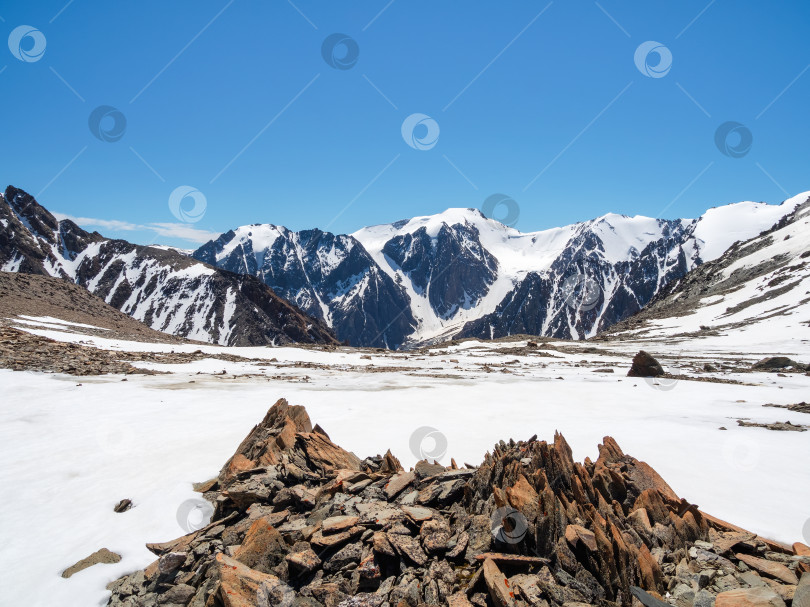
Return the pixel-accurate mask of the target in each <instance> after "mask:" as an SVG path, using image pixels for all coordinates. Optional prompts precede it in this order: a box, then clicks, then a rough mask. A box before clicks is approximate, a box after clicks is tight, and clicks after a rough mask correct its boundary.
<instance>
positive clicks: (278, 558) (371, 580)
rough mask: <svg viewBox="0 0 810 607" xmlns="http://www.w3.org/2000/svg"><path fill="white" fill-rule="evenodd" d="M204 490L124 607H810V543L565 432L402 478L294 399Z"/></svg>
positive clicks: (118, 601)
mask: <svg viewBox="0 0 810 607" xmlns="http://www.w3.org/2000/svg"><path fill="white" fill-rule="evenodd" d="M202 488H203V489H205V490H206V492H205V494H204V497H205V498H206V500H207V501H203V500H202V499H201V500H199V502H200V504H199V506H200V507H203V509H205V508H207V509H208V510H209V512H213V516H212V520H211V522H210V523H209V524H206V525H205V526H204V527H201V525H202V524H203V523H199V524H196V525H194V524H192V523H191V522H189V527H188V528H189V530H190V533H189V534H188V535H185V536H183V537H181V538H178V539H176V540H173V541H170V542H165V543H161V544H148V545H147V547H148V548H149V549H150V550H151V551H152V552H153V553H154V554H155V555H156V556H157V559H156V560H155V561H154V562H153V563H152V564H151V565H150V566H148V567H147V568H146V569H144V570H141V571H137V572H135V573H133V574H131V575H128V576H125V577H122V578H120V579H119V580H117V581H115V582H113V583H111V584H110V586H109V587H108V588H109V589H110V590H111V592H112V596H111V598H110V600H109V603H108V604H109V605H110V606H112V607H124V606H126V607H136V606H138V607H146V606H152V605H167V606H172V607H176V606H186V607H244V606H248V605H260V606H266V607H269V606H270V605H279V606H283V607H291V606H295V607H406V606H410V607H417V606H419V605H449V606H450V607H472V606H475V607H523V606H527V605H531V606H536V607H557V606H563V607H583V606H584V605H599V606H600V607H614V606H618V605H623V606H627V607H630V606H631V605H635V606H636V607H637V606H638V605H640V604H642V603H643V604H644V605H645V606H646V607H666V606H667V605H672V606H674V607H712V606H716V607H736V606H745V607H760V606H762V607H766V606H767V607H786V606H790V607H808V606H810V548H808V547H807V546H805V545H804V544H800V543H796V544H794V545H793V546H792V547H791V546H786V545H782V544H779V543H776V542H773V541H769V540H767V539H764V538H761V537H757V536H756V535H754V534H753V533H749V532H747V531H745V530H744V529H740V528H739V527H735V526H734V525H731V524H729V523H726V522H724V521H721V520H719V519H717V518H714V517H712V516H711V515H709V514H707V513H705V512H703V511H701V510H700V509H699V508H698V506H697V505H695V504H693V503H690V502H689V501H687V500H686V499H683V498H680V497H679V496H678V495H676V494H675V492H674V491H673V490H672V488H671V487H670V486H669V485H668V484H667V483H666V482H665V481H664V480H663V479H662V478H661V477H660V476H659V475H658V474H657V473H656V472H655V471H654V470H653V469H652V468H651V467H650V466H648V465H647V464H645V463H644V462H641V461H639V460H637V459H635V458H633V457H631V456H629V455H625V454H624V453H623V452H622V450H621V449H620V448H619V445H618V444H617V443H616V442H615V441H614V440H613V439H612V438H610V437H606V438H605V439H604V441H603V444H602V445H600V446H599V457H598V458H597V460H596V461H591V460H590V459H586V460H585V461H584V462H583V463H577V462H574V460H573V457H572V453H571V449H570V447H569V446H568V444H567V443H566V441H565V439H564V438H563V437H562V435H560V434H556V435H555V436H554V440H553V441H552V442H551V443H548V442H546V441H540V440H537V438H536V437H532V438H530V439H529V440H528V441H519V442H515V441H513V440H510V441H509V442H508V443H507V442H503V441H501V442H500V443H498V444H497V445H495V448H494V449H493V451H492V452H491V453H488V454H487V455H486V457H485V459H484V461H483V463H482V464H481V465H480V466H478V467H477V468H475V467H466V465H465V467H464V468H459V467H458V466H457V465H456V463H455V462H451V465H450V466H449V467H444V466H441V465H438V464H436V463H430V462H428V461H424V460H423V461H420V462H419V463H418V464H417V465H416V466H415V467H414V468H413V469H411V470H409V471H405V470H403V469H402V466H401V465H400V463H399V461H398V460H397V458H396V457H394V456H393V455H392V454H391V452H390V451H389V452H387V453H386V454H385V455H382V456H380V455H378V456H375V457H368V458H366V459H362V460H361V459H360V458H358V457H357V456H355V455H354V454H353V453H350V452H347V451H345V450H343V449H342V448H340V447H339V446H337V445H335V444H334V443H333V442H332V441H331V440H330V439H329V437H328V436H327V434H326V433H325V432H324V430H323V429H322V428H320V426H318V425H315V426H313V425H312V423H311V421H310V419H309V416H308V415H307V413H306V411H305V410H304V408H303V407H298V406H291V405H289V404H288V403H287V402H286V401H285V400H283V399H282V400H280V401H278V402H277V403H276V404H275V405H274V406H273V407H272V408H271V409H270V410H269V411H268V413H267V415H266V416H265V418H264V420H263V421H262V422H261V423H260V424H259V425H257V426H255V427H254V428H253V430H252V431H251V432H250V434H249V435H248V436H247V437H246V438H245V439H244V441H243V442H242V443H241V444H240V445H239V447H238V449H237V450H236V452H235V453H234V455H233V456H232V457H231V458H230V459H229V460H228V462H227V463H226V464H225V465H224V467H223V468H222V470H221V471H220V474H219V476H218V477H217V478H216V479H212V480H211V481H210V482H209V483H206V484H205V485H204V486H203V487H202ZM121 516H128V514H127V513H122V514H121Z"/></svg>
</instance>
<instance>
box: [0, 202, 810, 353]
mask: <svg viewBox="0 0 810 607" xmlns="http://www.w3.org/2000/svg"><path fill="white" fill-rule="evenodd" d="M808 198H810V193H805V194H801V195H799V196H796V197H793V198H791V199H789V200H787V201H785V202H783V203H782V204H781V205H768V204H765V203H758V202H740V203H736V204H730V205H725V206H720V207H715V208H712V209H710V210H708V211H707V212H706V213H704V214H703V215H702V216H700V217H699V218H697V219H674V220H667V219H657V218H649V217H641V216H636V217H627V216H624V215H616V214H607V215H604V216H602V217H599V218H596V219H593V220H589V221H585V222H581V223H576V224H572V225H569V226H565V227H561V228H553V229H549V230H543V231H538V232H530V233H522V232H519V231H517V230H516V229H514V228H511V227H507V226H505V225H503V224H501V223H499V222H498V221H495V220H493V219H488V218H487V217H485V216H484V215H483V214H482V213H481V212H480V211H477V210H475V209H449V210H447V211H445V212H444V213H440V214H438V215H432V216H425V217H416V218H412V219H406V220H402V221H397V222H395V223H391V224H384V225H378V226H371V227H366V228H362V229H360V230H358V231H357V232H354V233H353V234H332V233H329V232H324V231H321V230H318V229H312V230H302V231H297V232H296V231H292V230H289V229H287V228H285V227H283V226H276V225H272V224H253V225H247V226H241V227H238V228H235V229H233V230H230V231H228V232H226V233H224V234H222V235H221V236H220V237H219V238H217V239H216V240H212V241H209V242H207V243H205V244H204V245H202V246H201V247H200V248H199V249H197V250H196V251H194V252H193V253H191V255H184V254H183V253H181V252H178V251H176V250H171V249H167V248H165V247H144V246H139V245H134V244H131V243H128V242H126V241H123V240H110V239H106V238H104V237H103V236H101V235H100V234H98V233H96V232H93V233H88V232H86V231H84V230H82V229H81V228H79V227H78V226H77V225H76V224H75V223H73V222H72V221H70V220H68V219H65V220H61V221H57V220H56V219H55V218H54V217H53V215H51V214H50V213H49V212H48V211H47V210H45V209H44V208H43V207H41V206H40V205H39V204H38V203H37V202H36V201H35V200H34V199H33V197H31V196H30V195H28V194H26V193H25V192H23V191H22V190H19V189H17V188H14V187H12V186H9V187H8V188H7V189H6V191H5V194H4V195H3V196H2V197H0V224H2V232H0V270H3V271H14V272H28V273H35V274H44V275H49V276H56V277H61V278H65V279H67V280H70V281H72V282H75V283H76V284H79V285H81V286H84V287H85V288H87V289H88V290H89V291H90V292H92V293H94V294H96V295H98V296H99V297H101V298H102V299H104V300H105V301H106V302H107V303H109V304H111V305H112V306H114V307H116V308H118V309H120V310H121V311H123V312H125V313H127V314H129V315H130V316H133V317H135V318H136V319H138V320H141V321H143V322H145V323H146V324H148V325H149V326H151V327H152V328H154V329H157V330H160V331H164V332H168V333H172V334H175V335H180V336H184V337H190V338H193V339H199V340H204V341H210V342H213V343H220V344H227V345H264V344H281V343H290V342H309V343H336V339H337V340H340V341H343V342H346V343H349V344H351V345H355V346H373V347H386V348H391V349H395V348H403V347H413V346H416V345H421V344H426V343H434V342H439V341H443V340H447V339H451V338H456V337H478V338H484V339H490V338H498V337H503V336H507V335H513V334H518V333H526V334H534V335H545V336H551V337H557V338H568V339H583V338H588V337H593V336H594V335H596V334H597V333H600V332H602V331H604V330H605V329H607V328H608V327H610V326H612V325H614V324H615V323H618V322H620V321H623V320H625V319H627V318H629V317H630V316H632V315H634V314H636V313H637V312H639V311H640V310H642V309H643V308H645V306H647V305H648V304H650V302H653V301H656V298H657V297H658V298H660V296H661V294H662V293H665V292H667V291H666V289H667V288H668V285H673V284H679V282H680V281H681V280H682V279H684V277H686V276H687V275H688V274H689V273H690V272H691V271H692V270H694V269H695V268H698V267H700V266H702V265H704V264H706V263H707V262H710V261H713V260H716V259H718V258H720V257H721V256H722V255H723V254H724V252H725V251H726V250H727V249H729V247H731V246H732V245H733V244H734V243H735V242H743V241H747V240H749V239H751V238H754V237H757V236H758V235H759V234H760V233H762V232H763V231H767V230H769V229H771V228H772V227H773V226H774V225H775V224H777V223H778V222H779V221H780V220H784V218H786V217H788V216H790V215H791V214H792V213H793V212H794V211H795V210H796V208H797V207H798V206H799V205H801V204H802V203H804V202H805V201H807V200H808ZM669 288H671V287H669Z"/></svg>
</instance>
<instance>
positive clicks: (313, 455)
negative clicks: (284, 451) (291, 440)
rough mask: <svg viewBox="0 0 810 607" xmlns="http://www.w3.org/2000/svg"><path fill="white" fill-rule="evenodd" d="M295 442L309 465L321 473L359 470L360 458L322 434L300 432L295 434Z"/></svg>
mask: <svg viewBox="0 0 810 607" xmlns="http://www.w3.org/2000/svg"><path fill="white" fill-rule="evenodd" d="M296 439H297V441H296V444H297V445H298V446H300V447H301V448H302V449H303V451H304V453H306V456H307V459H308V460H309V462H310V463H311V465H312V466H313V467H314V468H315V469H316V470H319V471H320V472H321V473H323V474H328V473H330V472H334V471H335V470H341V469H346V470H360V469H361V466H360V458H359V457H357V456H356V455H355V454H354V453H350V452H349V451H346V450H344V449H341V448H340V447H338V446H337V445H336V444H335V443H333V442H332V441H331V440H329V439H328V438H326V437H325V436H324V435H323V434H318V433H316V432H300V433H298V434H297V435H296Z"/></svg>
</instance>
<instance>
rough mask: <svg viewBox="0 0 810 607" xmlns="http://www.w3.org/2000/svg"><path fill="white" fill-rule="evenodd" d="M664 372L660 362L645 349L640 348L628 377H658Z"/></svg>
mask: <svg viewBox="0 0 810 607" xmlns="http://www.w3.org/2000/svg"><path fill="white" fill-rule="evenodd" d="M663 374H664V369H663V367H661V365H660V364H659V362H658V361H657V360H655V359H654V358H653V357H652V356H650V355H649V354H647V352H645V351H644V350H639V352H638V354H636V355H635V356H634V357H633V365H632V366H631V367H630V370H629V371H628V372H627V377H658V376H659V375H663Z"/></svg>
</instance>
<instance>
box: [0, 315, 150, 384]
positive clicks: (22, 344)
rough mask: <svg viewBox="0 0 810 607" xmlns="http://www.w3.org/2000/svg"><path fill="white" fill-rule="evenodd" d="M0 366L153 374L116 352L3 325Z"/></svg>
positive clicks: (81, 372) (81, 373) (77, 372)
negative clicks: (124, 360) (55, 339)
mask: <svg viewBox="0 0 810 607" xmlns="http://www.w3.org/2000/svg"><path fill="white" fill-rule="evenodd" d="M0 368H5V369H11V370H13V371H48V372H51V373H67V374H70V375H77V376H84V375H104V374H106V373H126V374H129V373H142V374H151V373H154V371H149V370H146V369H138V368H137V367H134V366H132V365H131V364H129V363H128V362H123V361H121V360H120V354H119V353H116V352H108V351H106V350H99V349H98V348H91V347H88V346H82V345H79V344H72V343H65V342H59V341H54V340H52V339H47V338H45V337H40V336H38V335H32V334H31V333H27V332H25V331H19V330H17V329H13V328H10V327H3V326H0Z"/></svg>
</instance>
